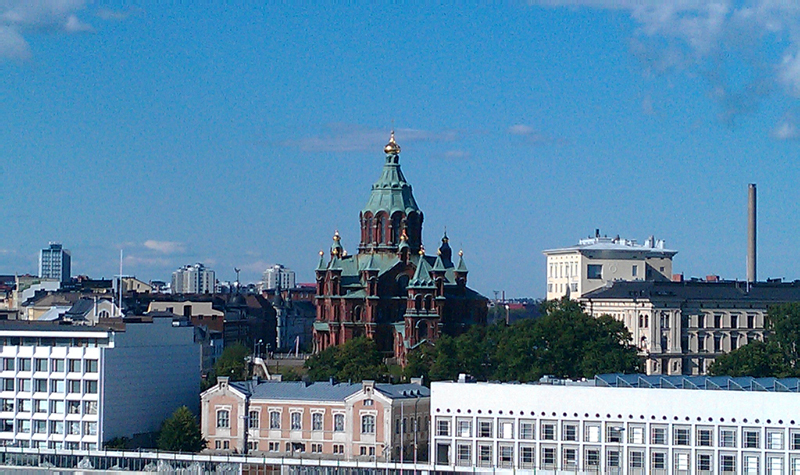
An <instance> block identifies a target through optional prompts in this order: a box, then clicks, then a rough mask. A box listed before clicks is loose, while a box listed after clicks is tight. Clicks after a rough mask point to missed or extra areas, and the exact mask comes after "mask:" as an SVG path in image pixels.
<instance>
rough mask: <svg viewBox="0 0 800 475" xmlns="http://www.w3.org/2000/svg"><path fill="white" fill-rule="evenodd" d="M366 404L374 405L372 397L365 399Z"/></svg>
mask: <svg viewBox="0 0 800 475" xmlns="http://www.w3.org/2000/svg"><path fill="white" fill-rule="evenodd" d="M364 405H365V406H372V405H373V401H372V399H364Z"/></svg>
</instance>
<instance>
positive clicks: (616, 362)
mask: <svg viewBox="0 0 800 475" xmlns="http://www.w3.org/2000/svg"><path fill="white" fill-rule="evenodd" d="M640 364H641V362H640V358H639V357H638V354H637V349H636V348H635V347H634V346H633V345H632V338H631V334H630V332H629V331H628V330H627V328H625V325H624V324H623V323H622V322H619V321H617V320H614V319H613V318H612V317H609V316H601V317H599V318H594V317H592V316H590V315H587V314H586V313H585V312H583V310H582V308H581V307H580V305H579V304H578V303H576V302H573V301H570V300H568V299H563V300H559V301H551V302H547V303H546V304H545V305H544V306H543V315H542V316H541V317H539V318H535V319H526V320H522V321H519V322H516V323H514V324H512V325H509V326H506V325H505V324H504V323H498V324H495V325H490V326H487V327H479V326H474V327H472V328H470V329H469V330H468V331H467V332H466V333H464V334H462V335H460V336H457V337H449V336H446V335H445V336H442V337H441V338H439V339H438V340H437V341H436V344H435V346H424V345H423V346H422V347H419V348H418V349H416V350H414V351H412V352H411V353H410V354H409V357H408V366H407V367H406V376H408V377H411V376H427V379H429V380H433V381H436V380H452V379H455V378H457V377H458V374H459V373H466V374H469V375H471V376H473V377H475V378H477V379H479V380H499V381H522V382H527V381H536V380H538V379H539V378H541V377H542V376H544V375H554V376H558V377H563V378H591V377H594V376H595V375H596V374H601V373H616V372H620V373H632V372H637V371H640ZM426 369H427V372H426Z"/></svg>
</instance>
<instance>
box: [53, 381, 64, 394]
mask: <svg viewBox="0 0 800 475" xmlns="http://www.w3.org/2000/svg"><path fill="white" fill-rule="evenodd" d="M64 386H65V384H64V380H63V379H51V380H50V392H51V393H58V394H64Z"/></svg>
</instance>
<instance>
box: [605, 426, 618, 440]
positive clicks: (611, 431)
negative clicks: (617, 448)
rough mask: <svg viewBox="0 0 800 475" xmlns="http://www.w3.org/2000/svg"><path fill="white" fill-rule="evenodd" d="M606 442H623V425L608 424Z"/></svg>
mask: <svg viewBox="0 0 800 475" xmlns="http://www.w3.org/2000/svg"><path fill="white" fill-rule="evenodd" d="M606 442H609V443H616V444H618V443H620V442H622V427H617V426H607V427H606Z"/></svg>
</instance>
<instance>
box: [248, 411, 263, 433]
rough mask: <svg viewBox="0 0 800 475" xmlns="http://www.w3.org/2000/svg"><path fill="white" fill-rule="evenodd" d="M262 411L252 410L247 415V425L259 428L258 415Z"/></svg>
mask: <svg viewBox="0 0 800 475" xmlns="http://www.w3.org/2000/svg"><path fill="white" fill-rule="evenodd" d="M260 414H261V413H260V412H258V411H250V413H249V414H248V417H247V427H248V428H250V429H258V428H259V426H260V424H259V423H258V416H259V415H260Z"/></svg>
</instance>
